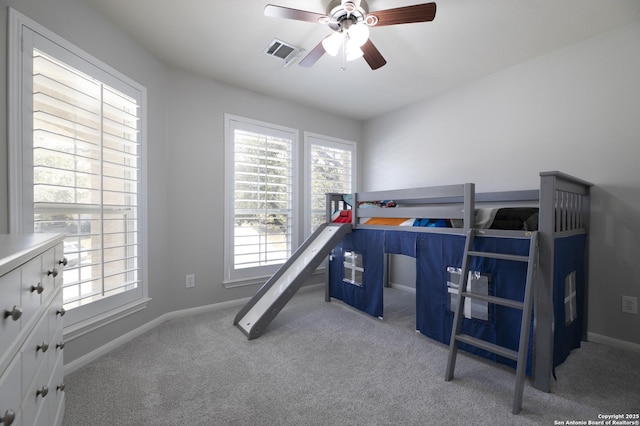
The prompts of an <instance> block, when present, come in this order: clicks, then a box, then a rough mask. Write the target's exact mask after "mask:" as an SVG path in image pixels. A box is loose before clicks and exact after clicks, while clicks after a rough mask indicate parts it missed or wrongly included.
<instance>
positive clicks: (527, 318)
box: [445, 229, 538, 414]
mask: <svg viewBox="0 0 640 426" xmlns="http://www.w3.org/2000/svg"><path fill="white" fill-rule="evenodd" d="M477 233H478V231H477V230H475V229H471V230H470V231H469V232H468V234H467V238H466V242H465V248H464V258H463V260H462V272H461V274H460V284H459V291H458V306H457V307H456V311H455V315H454V319H453V329H452V331H451V342H450V344H449V360H448V361H447V372H446V375H445V381H449V380H451V379H452V378H453V370H454V369H455V366H456V355H457V353H458V343H459V342H463V343H466V344H469V345H472V346H475V347H477V348H480V349H484V350H486V351H488V352H492V353H494V354H497V355H500V356H503V357H505V358H509V359H511V360H513V361H516V362H517V364H516V387H515V392H514V395H513V408H512V413H513V414H518V412H520V409H521V408H522V394H523V391H524V379H525V370H526V366H527V354H528V349H529V330H530V326H531V309H532V307H533V282H534V280H533V278H534V274H535V266H536V264H537V252H538V250H537V248H538V232H531V233H530V244H529V255H528V256H520V255H514V254H504V253H494V252H483V251H473V250H472V248H473V240H474V237H475V236H476V234H477ZM492 238H500V237H492ZM503 238H504V237H503ZM472 257H489V258H494V259H504V260H512V261H516V262H525V263H527V277H526V282H525V290H524V301H522V302H521V301H518V300H512V299H505V298H501V297H495V296H488V295H483V294H477V293H472V292H468V291H467V283H468V276H469V268H470V264H471V258H472ZM466 298H469V299H477V300H482V301H485V302H488V303H492V304H496V305H501V306H507V307H509V308H514V309H519V310H521V311H522V323H521V325H520V342H519V344H518V351H514V350H512V349H509V348H505V347H503V346H499V345H496V344H494V343H491V342H487V341H485V340H482V339H478V338H475V337H472V336H469V335H467V334H463V333H461V328H462V318H463V315H464V313H463V312H464V301H465V299H466Z"/></svg>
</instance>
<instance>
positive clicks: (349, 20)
mask: <svg viewBox="0 0 640 426" xmlns="http://www.w3.org/2000/svg"><path fill="white" fill-rule="evenodd" d="M368 14H369V5H367V2H365V1H364V0H361V1H359V2H358V1H345V2H344V3H343V1H342V0H333V1H332V2H331V3H329V6H328V7H327V16H328V20H327V21H326V22H324V23H326V24H327V25H328V26H329V28H331V29H332V30H334V31H338V32H340V31H342V30H343V29H348V27H349V26H351V25H353V24H358V23H361V22H364V23H366V24H367V25H371V24H370V23H369V22H367V15H368Z"/></svg>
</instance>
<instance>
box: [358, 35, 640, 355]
mask: <svg viewBox="0 0 640 426" xmlns="http://www.w3.org/2000/svg"><path fill="white" fill-rule="evenodd" d="M638 46H640V22H636V23H635V24H633V25H630V26H627V27H624V28H621V29H618V30H615V31H612V32H609V33H605V34H603V35H601V36H598V37H595V38H592V39H589V40H586V41H583V42H580V43H577V44H574V45H571V46H569V47H566V48H564V49H562V50H560V51H556V52H555V53H552V54H548V55H545V56H542V57H539V58H537V59H535V60H532V61H529V62H526V63H523V64H520V65H518V66H515V67H512V68H510V69H507V70H504V71H502V72H499V73H496V74H493V75H491V76H489V77H487V78H484V79H482V80H479V81H476V82H474V83H472V84H469V85H466V86H464V87H460V88H458V89H455V90H451V91H449V92H447V93H444V94H441V95H440V96H437V97H434V98H432V99H429V100H427V101H425V102H422V103H420V104H417V105H414V106H412V107H410V108H406V109H403V110H401V111H398V112H396V113H393V114H389V115H387V116H384V117H380V118H379V119H375V120H371V121H369V122H367V123H366V124H365V136H364V139H363V140H364V141H365V144H364V146H363V147H362V149H361V153H362V156H361V160H362V168H361V173H362V185H363V186H362V187H361V189H362V190H373V189H376V190H379V189H391V188H401V187H414V186H421V185H438V184H450V183H463V182H475V183H476V189H477V190H478V191H494V190H512V189H532V188H537V187H538V185H539V172H541V171H548V170H560V171H563V172H566V173H569V174H571V175H574V176H577V177H580V178H582V179H585V180H587V181H590V182H593V183H594V184H595V185H596V186H595V187H594V189H593V192H592V195H593V197H592V217H591V231H592V232H591V239H590V259H589V260H590V268H589V272H590V287H589V297H590V303H589V315H590V316H589V331H590V332H591V333H595V334H598V335H604V336H608V337H611V338H615V339H620V340H624V341H627V342H632V343H636V344H640V333H638V330H640V315H631V314H623V313H622V312H621V295H629V296H636V297H639V298H640V269H638V268H637V263H638V259H640V222H639V221H638V218H640V167H638V159H640V79H639V78H638V76H639V75H640V55H639V54H638ZM407 171H411V172H407ZM396 274H397V271H396ZM394 279H395V280H396V281H398V280H399V281H402V279H401V278H397V277H394Z"/></svg>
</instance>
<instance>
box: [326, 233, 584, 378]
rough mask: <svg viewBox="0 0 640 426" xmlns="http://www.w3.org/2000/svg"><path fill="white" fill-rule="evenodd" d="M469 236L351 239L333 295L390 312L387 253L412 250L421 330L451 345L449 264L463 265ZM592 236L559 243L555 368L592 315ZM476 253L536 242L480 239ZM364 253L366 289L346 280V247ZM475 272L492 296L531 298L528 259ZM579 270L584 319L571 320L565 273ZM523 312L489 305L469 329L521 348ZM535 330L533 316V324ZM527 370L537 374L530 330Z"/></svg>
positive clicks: (339, 255)
mask: <svg viewBox="0 0 640 426" xmlns="http://www.w3.org/2000/svg"><path fill="white" fill-rule="evenodd" d="M464 243H465V237H464V236H461V235H451V234H437V233H421V232H403V231H377V230H358V231H356V232H352V233H351V234H348V235H346V236H345V238H344V239H343V240H342V242H341V243H340V244H338V246H336V248H335V249H334V251H333V257H332V261H331V262H330V268H329V273H330V294H331V297H334V298H336V299H340V300H342V301H344V302H345V303H347V304H349V305H351V306H353V307H355V308H357V309H360V310H362V311H364V312H367V313H369V314H370V315H373V316H378V317H382V316H383V314H384V313H383V300H382V298H383V262H384V254H385V253H393V254H404V255H407V256H411V257H415V258H416V329H417V330H419V331H420V332H421V333H422V334H424V335H426V336H428V337H430V338H432V339H434V340H437V341H439V342H442V343H444V344H449V342H450V337H451V328H452V326H453V316H454V313H453V312H452V311H451V310H450V305H449V292H448V287H447V281H448V280H449V273H448V271H447V268H449V267H455V268H459V267H461V265H462V257H463V252H464ZM585 247H586V236H585V235H578V236H573V237H568V238H560V239H557V240H556V246H555V277H554V306H555V307H554V311H555V313H554V315H555V352H554V366H555V365H559V364H560V363H562V362H563V361H564V360H565V359H566V357H567V356H568V354H569V352H570V351H571V349H574V348H577V347H579V346H580V340H581V338H582V321H583V315H584V312H583V311H584V306H583V303H582V301H583V300H584V291H585V288H584V287H585V284H584V281H585V265H586V263H585V254H584V253H585ZM474 250H479V251H494V252H500V253H510V254H517V255H524V256H526V255H527V254H528V251H529V240H528V239H518V238H491V237H476V239H475V241H474ZM345 251H354V252H356V253H360V254H362V255H363V262H364V269H365V271H364V276H363V286H362V287H359V286H355V285H353V284H350V283H346V282H344V281H343V278H344V266H343V262H344V252H345ZM471 270H472V271H477V272H480V273H481V274H483V275H487V276H488V277H489V294H490V295H495V296H498V297H504V298H508V299H514V300H523V299H524V285H523V284H524V282H525V279H526V272H527V265H526V263H523V262H515V261H507V260H499V259H490V258H473V259H472V262H471ZM573 271H576V302H577V303H576V305H577V319H576V320H574V321H573V322H572V323H570V324H566V325H565V322H564V318H565V312H564V309H565V306H564V303H563V301H564V297H565V294H564V291H565V286H564V282H565V278H566V276H567V275H568V274H570V273H571V272H573ZM521 319H522V311H520V310H516V309H512V308H507V307H503V306H498V305H492V304H489V318H488V320H486V321H485V320H482V319H468V318H465V319H464V320H463V325H462V332H463V333H465V334H468V335H471V336H474V337H478V338H481V339H483V340H486V341H489V342H492V343H495V344H498V345H500V346H504V347H507V348H510V349H513V350H517V349H518V344H519V337H520V322H521ZM530 327H531V329H533V318H532V321H531V325H530ZM530 336H531V337H530V341H529V348H530V351H529V356H528V362H527V374H529V375H530V374H531V353H532V351H531V348H532V347H533V332H531V334H530ZM460 348H461V349H464V350H466V351H469V352H472V353H475V354H477V355H479V356H483V357H485V358H488V359H491V360H494V361H497V362H500V363H503V364H506V365H510V366H513V367H515V362H514V361H512V360H509V359H505V358H502V357H499V356H497V355H495V354H493V353H490V352H486V351H484V350H481V349H478V348H476V347H473V346H469V345H465V344H461V345H460Z"/></svg>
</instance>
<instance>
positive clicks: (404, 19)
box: [368, 3, 436, 27]
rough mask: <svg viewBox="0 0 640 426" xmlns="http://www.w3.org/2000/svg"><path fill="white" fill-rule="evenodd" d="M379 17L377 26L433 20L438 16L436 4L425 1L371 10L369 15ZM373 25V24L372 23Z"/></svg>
mask: <svg viewBox="0 0 640 426" xmlns="http://www.w3.org/2000/svg"><path fill="white" fill-rule="evenodd" d="M371 15H373V16H375V17H377V18H378V22H377V23H376V24H375V26H376V27H381V26H384V25H397V24H411V23H414V22H428V21H433V18H435V17H436V4H435V3H424V4H415V5H413V6H405V7H398V8H395V9H386V10H379V11H377V12H371V13H369V15H368V16H371ZM372 26H373V25H372Z"/></svg>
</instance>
